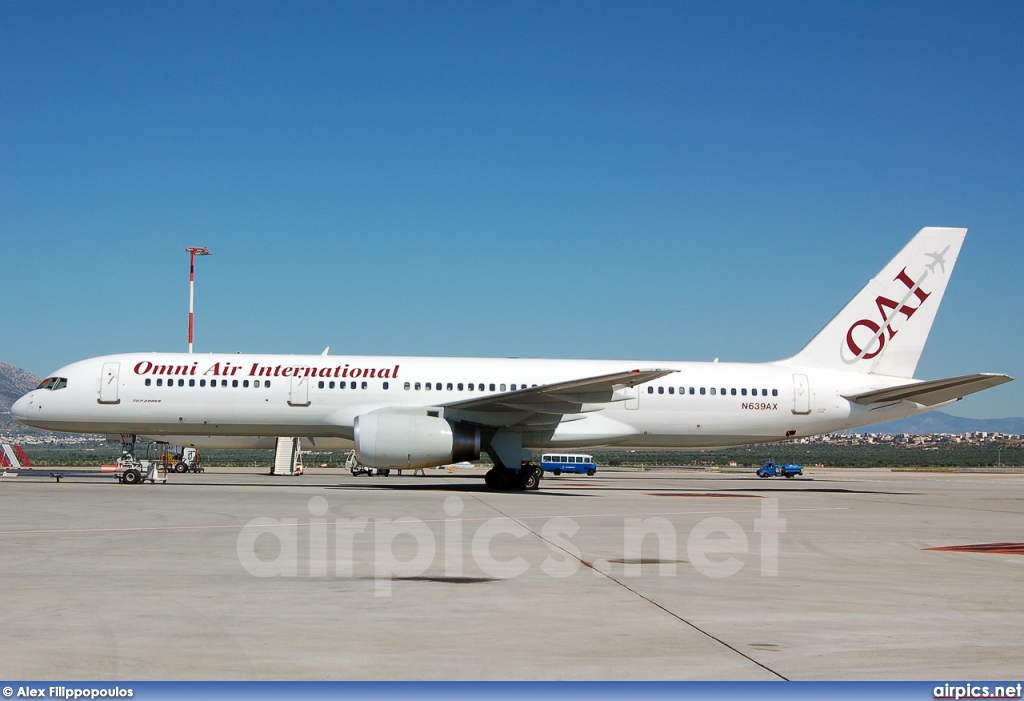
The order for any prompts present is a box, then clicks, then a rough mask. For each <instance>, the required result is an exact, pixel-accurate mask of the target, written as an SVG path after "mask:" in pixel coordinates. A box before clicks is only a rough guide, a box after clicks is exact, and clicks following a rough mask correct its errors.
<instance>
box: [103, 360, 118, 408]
mask: <svg viewBox="0 0 1024 701" xmlns="http://www.w3.org/2000/svg"><path fill="white" fill-rule="evenodd" d="M120 372H121V363H103V373H102V375H101V376H100V398H99V402H100V404H119V403H120V401H121V400H120V399H118V397H117V384H118V381H119V380H118V375H119V374H120Z"/></svg>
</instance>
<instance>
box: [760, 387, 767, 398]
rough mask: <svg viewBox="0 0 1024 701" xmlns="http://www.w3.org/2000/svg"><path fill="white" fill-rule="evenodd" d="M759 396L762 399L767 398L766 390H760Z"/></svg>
mask: <svg viewBox="0 0 1024 701" xmlns="http://www.w3.org/2000/svg"><path fill="white" fill-rule="evenodd" d="M761 396H762V397H767V396H768V390H766V389H763V390H761Z"/></svg>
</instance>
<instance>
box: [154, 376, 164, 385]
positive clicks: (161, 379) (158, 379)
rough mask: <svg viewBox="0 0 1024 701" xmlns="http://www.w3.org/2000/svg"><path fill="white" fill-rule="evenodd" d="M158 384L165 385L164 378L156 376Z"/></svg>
mask: <svg viewBox="0 0 1024 701" xmlns="http://www.w3.org/2000/svg"><path fill="white" fill-rule="evenodd" d="M156 386H157V387H163V386H164V380H163V378H162V377H158V378H156Z"/></svg>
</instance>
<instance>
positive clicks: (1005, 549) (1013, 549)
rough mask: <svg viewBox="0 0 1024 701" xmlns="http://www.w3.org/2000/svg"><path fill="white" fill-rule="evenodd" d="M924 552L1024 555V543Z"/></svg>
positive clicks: (981, 544) (985, 544)
mask: <svg viewBox="0 0 1024 701" xmlns="http://www.w3.org/2000/svg"><path fill="white" fill-rule="evenodd" d="M922 550H942V551H944V552H951V553H995V554H998V555H1024V543H979V544H978V545H947V546H945V547H941V548H922Z"/></svg>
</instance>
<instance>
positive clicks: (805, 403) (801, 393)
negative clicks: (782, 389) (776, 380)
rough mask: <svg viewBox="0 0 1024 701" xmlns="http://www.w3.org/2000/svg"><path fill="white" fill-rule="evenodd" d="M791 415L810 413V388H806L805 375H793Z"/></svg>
mask: <svg viewBox="0 0 1024 701" xmlns="http://www.w3.org/2000/svg"><path fill="white" fill-rule="evenodd" d="M793 413H794V414H810V413H811V388H810V387H808V386H807V375H793Z"/></svg>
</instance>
